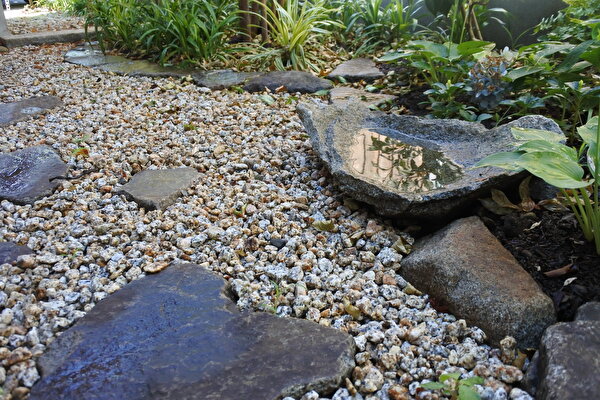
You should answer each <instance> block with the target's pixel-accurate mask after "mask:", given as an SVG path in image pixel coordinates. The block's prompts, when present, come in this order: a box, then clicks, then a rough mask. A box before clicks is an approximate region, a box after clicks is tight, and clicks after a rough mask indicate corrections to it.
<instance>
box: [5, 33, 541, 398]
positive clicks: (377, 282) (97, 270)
mask: <svg viewBox="0 0 600 400" xmlns="http://www.w3.org/2000/svg"><path fill="white" fill-rule="evenodd" d="M67 49H68V47H66V46H63V45H56V46H49V47H44V48H37V47H29V48H27V47H26V48H20V49H15V50H12V51H11V53H10V55H9V56H2V58H0V72H1V74H2V76H3V77H5V78H3V82H2V85H4V87H0V89H1V90H0V102H9V101H17V100H21V99H24V98H27V97H30V96H36V95H42V94H52V95H56V96H59V97H61V98H62V100H63V101H64V103H65V107H64V108H62V109H57V110H53V111H51V112H49V113H47V114H46V115H44V116H41V117H39V118H36V119H33V120H29V121H26V122H20V123H17V124H16V125H13V126H10V127H7V128H4V129H3V132H2V134H1V135H0V150H1V151H2V152H8V151H14V150H17V149H21V148H23V147H26V146H31V145H33V144H41V143H45V144H47V145H51V146H52V147H54V148H55V149H56V150H57V151H58V152H59V153H60V155H61V157H62V159H63V160H64V161H65V162H67V163H68V164H70V165H71V166H72V170H71V174H72V175H73V176H76V175H78V174H80V173H82V172H83V171H88V170H89V169H92V168H96V169H97V170H98V171H97V172H91V173H87V174H85V175H84V176H83V177H81V178H79V179H74V180H70V181H65V182H64V183H63V185H62V188H60V189H59V190H58V191H57V192H56V193H55V194H54V195H53V196H51V197H48V198H47V199H45V200H43V201H39V202H38V203H36V204H34V205H33V206H16V205H14V204H11V203H9V202H7V201H3V202H2V203H1V207H0V221H2V223H1V224H0V241H13V242H17V243H19V244H27V245H28V246H29V247H30V248H32V249H33V250H34V251H35V252H36V254H37V255H36V256H35V257H30V258H28V257H24V258H23V259H22V260H21V264H20V267H15V266H10V265H8V264H5V265H2V266H0V290H1V291H0V306H1V307H0V309H2V312H1V313H0V328H1V330H2V336H1V337H0V341H1V343H0V346H1V347H0V359H2V360H3V362H2V365H3V367H1V368H0V381H1V382H3V385H4V388H5V392H7V393H8V392H11V391H14V392H13V393H15V394H16V393H21V394H24V393H26V392H27V389H26V387H30V386H31V385H33V383H34V382H35V381H36V379H37V378H38V373H37V370H36V367H35V359H36V358H37V357H38V356H39V355H40V354H42V353H43V352H44V349H45V346H46V345H48V344H49V343H50V342H51V341H52V340H53V338H54V337H55V335H57V334H59V333H60V332H61V331H63V330H65V329H67V328H68V327H69V326H70V325H71V324H73V322H75V321H76V320H77V319H78V318H81V317H82V316H83V315H84V314H85V312H86V311H89V310H90V309H91V308H92V307H94V304H95V303H96V302H97V301H99V300H101V299H103V298H105V297H106V296H109V295H110V294H111V293H114V292H115V291H117V290H119V289H120V288H121V287H123V286H124V285H126V284H127V283H128V282H130V281H131V280H134V279H138V278H139V277H141V276H143V275H144V273H145V272H144V271H146V270H148V271H152V270H156V269H160V268H163V267H164V266H165V265H167V264H168V263H170V262H172V261H175V260H185V261H192V262H195V263H198V264H202V265H205V266H207V267H208V268H210V269H212V270H214V271H218V272H220V273H221V274H222V275H223V276H225V277H226V278H227V279H229V280H230V282H231V284H232V286H233V288H234V290H235V292H236V293H237V295H238V296H239V301H238V305H239V307H241V308H243V309H263V310H267V311H270V312H276V313H277V314H279V315H281V316H295V317H302V318H307V319H309V320H313V321H315V322H318V323H319V324H322V325H326V326H332V327H334V328H336V329H340V330H343V331H347V332H349V333H351V334H352V335H353V336H354V337H355V341H356V344H357V346H358V354H357V356H356V361H357V365H358V367H357V368H356V370H355V371H354V374H353V377H352V382H350V381H348V382H347V384H346V385H345V386H344V387H343V388H340V389H339V390H338V391H337V393H336V394H335V395H334V396H333V398H334V399H337V400H341V399H350V398H354V399H362V398H365V399H394V400H398V399H409V398H418V399H438V398H443V397H440V396H439V395H438V394H437V393H433V392H431V391H426V390H422V389H420V388H419V384H420V383H421V382H422V381H424V380H431V379H436V378H437V376H438V375H439V374H441V373H442V372H455V371H460V372H463V373H465V374H467V375H471V374H473V371H476V372H477V373H478V374H479V375H481V376H485V377H487V381H486V387H485V388H480V390H481V392H482V393H483V398H484V399H494V400H501V399H507V398H510V399H519V400H525V399H530V397H529V396H528V395H526V394H524V392H522V391H520V390H519V389H512V387H511V386H512V385H513V384H514V382H516V381H518V380H519V379H520V378H521V376H522V373H521V371H520V370H518V369H517V368H516V367H512V366H507V365H504V364H503V363H502V361H500V359H501V358H502V355H501V352H500V350H498V349H492V348H490V347H488V346H487V345H485V344H483V340H484V334H483V332H482V331H481V330H480V329H478V328H473V327H468V326H467V325H466V324H465V323H464V321H461V320H458V321H457V320H456V318H455V317H453V316H452V315H449V314H445V313H440V312H437V311H436V310H434V309H433V308H432V307H431V306H430V305H429V303H428V301H427V297H426V296H423V295H418V292H416V291H415V290H414V289H413V288H412V287H411V286H410V285H408V284H407V282H406V281H404V279H402V277H401V276H400V275H399V274H398V272H401V271H400V264H399V262H400V260H401V258H402V255H401V254H400V253H398V252H397V250H396V249H397V248H398V246H394V244H395V243H396V244H398V240H399V238H400V232H399V231H397V230H396V229H395V228H393V227H392V225H391V224H389V223H388V221H383V220H381V219H379V218H377V217H376V216H374V215H372V214H370V213H367V212H365V211H360V210H356V211H353V209H354V207H353V205H352V204H351V203H346V205H344V200H343V198H342V197H341V196H340V193H339V192H337V191H336V190H335V189H334V188H333V187H332V185H331V180H330V179H329V177H328V175H327V173H326V171H324V170H323V168H322V165H320V164H319V163H318V161H317V159H316V157H315V155H314V154H313V152H312V150H311V147H310V144H309V142H308V140H307V136H306V134H305V133H304V131H303V128H302V126H301V124H300V122H299V120H298V118H297V117H296V115H295V112H294V107H295V105H296V102H297V100H296V98H295V97H293V96H290V95H288V94H278V95H273V96H274V97H275V98H276V100H277V102H276V104H275V105H272V106H268V105H266V104H264V103H263V102H261V101H260V100H259V99H258V98H257V97H256V96H254V95H250V94H237V93H234V92H226V91H217V92H208V91H206V90H203V89H202V88H199V87H197V86H195V85H194V84H192V83H189V82H185V81H182V82H180V81H174V80H166V79H149V78H130V77H122V76H116V75H111V74H107V73H103V72H100V71H97V70H92V69H87V68H84V67H78V66H73V65H69V64H66V63H63V62H62V55H63V54H64V52H65V51H66V50H67ZM300 100H302V101H312V100H311V99H310V98H309V97H301V99H300ZM79 147H84V148H86V149H88V151H89V156H88V157H84V155H82V154H81V153H82V152H81V151H76V149H77V148H79ZM76 153H79V155H74V154H76ZM180 166H190V167H194V168H196V169H198V170H199V171H200V172H201V173H202V178H201V179H200V181H199V183H198V184H196V185H195V186H194V187H192V188H191V189H190V190H189V192H188V194H187V195H186V196H185V197H183V198H181V199H180V200H179V201H178V202H177V203H176V204H174V205H172V206H170V207H169V208H168V209H167V210H165V211H151V212H146V211H144V210H143V209H140V208H138V206H137V205H136V204H135V203H133V202H128V201H126V200H125V199H124V198H123V197H122V196H117V195H113V192H114V191H115V189H116V188H117V187H118V185H119V184H122V183H125V182H127V181H128V180H129V179H130V177H131V176H132V175H133V174H134V173H136V172H138V171H140V170H142V169H153V168H167V167H180ZM323 220H328V221H331V222H332V226H333V227H334V230H333V232H328V231H320V230H317V229H316V228H315V227H313V223H314V222H315V221H323ZM322 225H325V226H327V225H328V224H321V226H322ZM322 227H323V226H322ZM280 239H281V240H280ZM279 247H281V249H279ZM282 334H285V332H282ZM298 351H301V349H299V350H298ZM511 389H512V391H511ZM356 391H358V393H357V394H356V396H354V397H350V395H351V394H353V393H356ZM349 393H350V394H349ZM318 398H319V396H318V394H316V393H308V394H307V395H305V396H304V397H303V398H302V399H303V400H311V399H318Z"/></svg>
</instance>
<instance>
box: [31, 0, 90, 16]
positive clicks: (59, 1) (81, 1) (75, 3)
mask: <svg viewBox="0 0 600 400" xmlns="http://www.w3.org/2000/svg"><path fill="white" fill-rule="evenodd" d="M86 1H87V0H35V1H34V2H33V4H34V5H35V6H37V7H44V8H47V9H49V10H55V11H62V12H65V13H67V14H74V15H82V14H83V11H84V9H85V4H86Z"/></svg>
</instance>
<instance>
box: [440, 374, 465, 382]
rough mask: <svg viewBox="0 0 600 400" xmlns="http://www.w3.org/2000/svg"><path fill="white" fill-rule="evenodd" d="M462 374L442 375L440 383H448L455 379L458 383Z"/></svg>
mask: <svg viewBox="0 0 600 400" xmlns="http://www.w3.org/2000/svg"><path fill="white" fill-rule="evenodd" d="M460 375H461V373H460V372H454V373H452V374H442V375H440V382H446V381H447V380H448V379H454V380H455V381H457V380H458V379H460Z"/></svg>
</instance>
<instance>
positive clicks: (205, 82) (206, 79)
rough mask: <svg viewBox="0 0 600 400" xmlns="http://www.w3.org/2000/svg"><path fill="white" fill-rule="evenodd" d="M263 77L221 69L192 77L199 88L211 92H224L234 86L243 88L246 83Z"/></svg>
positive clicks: (259, 74) (256, 74) (259, 73)
mask: <svg viewBox="0 0 600 400" xmlns="http://www.w3.org/2000/svg"><path fill="white" fill-rule="evenodd" d="M261 75H262V73H261V72H236V71H233V70H230V69H221V70H215V71H205V72H199V73H195V74H194V75H192V77H193V78H194V82H195V83H196V85H198V86H203V87H207V88H209V89H211V90H223V89H228V88H230V87H232V86H241V85H243V84H244V83H245V82H246V81H248V80H250V79H253V78H256V77H259V76H261Z"/></svg>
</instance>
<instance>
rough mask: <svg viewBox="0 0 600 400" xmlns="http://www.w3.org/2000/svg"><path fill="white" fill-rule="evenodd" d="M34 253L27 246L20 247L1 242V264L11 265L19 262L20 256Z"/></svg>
mask: <svg viewBox="0 0 600 400" xmlns="http://www.w3.org/2000/svg"><path fill="white" fill-rule="evenodd" d="M32 253H33V250H31V249H30V248H29V247H27V246H20V245H18V244H14V243H11V242H0V264H6V263H8V264H11V263H13V262H15V261H17V258H19V256H24V255H25V254H32Z"/></svg>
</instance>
